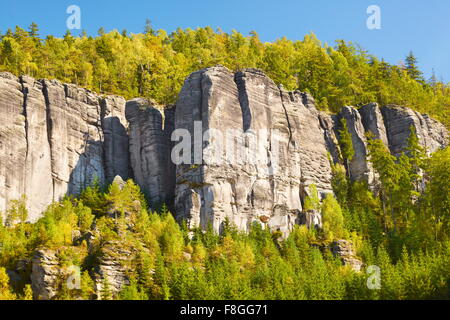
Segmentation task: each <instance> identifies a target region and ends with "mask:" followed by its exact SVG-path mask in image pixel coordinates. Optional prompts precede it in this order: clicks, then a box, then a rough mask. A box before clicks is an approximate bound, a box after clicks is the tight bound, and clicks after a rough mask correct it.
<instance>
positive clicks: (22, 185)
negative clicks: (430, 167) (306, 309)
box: [0, 66, 448, 234]
mask: <svg viewBox="0 0 450 320" xmlns="http://www.w3.org/2000/svg"><path fill="white" fill-rule="evenodd" d="M342 117H343V118H345V119H346V120H347V125H348V128H349V131H350V134H351V136H352V142H353V146H354V149H355V156H354V159H353V160H352V161H351V163H350V164H349V170H350V176H351V178H352V180H365V181H367V182H369V184H372V183H374V182H376V179H377V177H376V174H375V173H374V171H373V168H372V167H371V166H370V164H369V163H368V161H367V156H368V150H367V137H366V134H367V133H368V132H372V133H373V135H374V136H375V138H378V139H381V140H382V141H383V143H384V144H385V145H386V146H387V147H388V148H389V149H390V151H391V153H392V154H394V155H396V156H398V155H400V154H401V153H402V152H403V151H404V150H405V148H406V146H407V143H408V142H407V141H408V137H409V135H410V130H411V127H414V129H415V131H416V133H417V135H418V137H419V140H420V142H421V144H422V145H423V146H425V147H426V148H427V150H428V152H434V151H436V150H438V149H439V148H442V147H444V146H446V145H448V131H447V130H446V128H445V127H444V125H442V124H441V123H439V122H437V121H435V120H434V119H432V118H430V117H429V116H427V115H422V114H420V113H418V112H416V111H413V110H411V109H408V108H405V107H399V106H394V105H388V106H385V107H381V108H380V107H379V106H378V105H377V104H376V103H371V104H369V105H367V106H363V107H362V108H359V109H357V108H354V107H351V106H346V107H344V108H343V109H342V111H341V112H340V113H339V114H337V115H329V114H327V113H325V112H322V111H318V110H317V108H316V105H315V102H314V99H313V97H311V96H310V95H309V94H307V93H303V92H300V91H293V92H288V91H286V90H284V89H283V88H282V87H281V86H277V85H276V84H275V83H274V82H273V81H272V80H271V79H270V78H269V77H267V76H266V75H265V74H264V73H263V72H262V71H260V70H257V69H244V70H242V71H240V72H237V73H234V72H231V71H230V70H228V69H227V68H225V67H222V66H216V67H211V68H207V69H203V70H200V71H197V72H194V73H192V74H191V75H190V76H189V77H188V78H187V79H186V81H185V83H184V86H183V88H182V90H181V92H180V94H179V98H178V101H177V102H176V105H175V106H158V105H156V104H155V103H154V102H152V101H150V100H147V99H142V98H137V99H133V100H130V101H128V102H126V101H125V99H124V98H122V97H118V96H106V97H104V96H100V95H98V94H96V93H94V92H91V91H89V90H86V89H82V88H79V87H77V86H75V85H70V84H63V83H60V82H58V81H55V80H35V79H33V78H31V77H28V76H22V77H20V78H17V77H15V76H13V75H12V74H10V73H0V212H5V211H6V210H7V208H8V205H9V203H10V201H11V200H17V199H20V198H21V197H22V196H23V195H26V197H27V207H28V210H29V220H30V221H35V220H37V219H38V218H39V217H40V214H41V213H42V211H43V210H45V208H46V207H47V206H48V205H49V204H50V203H51V202H52V201H57V200H59V199H60V198H61V197H63V196H64V195H66V194H77V193H79V192H80V191H81V190H82V189H83V188H85V187H86V186H88V185H89V184H91V183H92V182H93V181H94V180H97V181H99V182H100V183H101V184H107V183H110V182H111V181H112V180H113V179H114V178H115V177H116V176H120V177H121V178H122V179H123V180H126V179H128V178H133V179H134V180H135V181H136V182H137V184H138V185H139V186H140V187H141V189H142V190H143V191H144V193H145V194H146V195H147V196H148V199H149V200H150V205H151V206H152V208H157V207H158V206H159V205H161V204H163V203H166V204H167V205H168V207H169V209H170V210H171V211H172V212H173V213H174V214H175V216H176V217H177V219H178V220H187V222H188V224H189V225H190V226H192V227H194V226H200V227H203V228H206V227H207V225H208V224H212V226H213V228H214V229H215V230H216V231H220V230H221V229H222V227H223V225H224V222H225V220H227V219H228V220H230V222H232V223H234V224H235V225H236V226H237V227H238V228H239V229H241V230H248V229H249V227H250V226H251V225H252V224H253V223H262V222H261V221H264V222H263V225H264V226H266V225H267V226H268V227H270V228H272V229H274V230H279V231H282V232H283V233H284V234H287V233H289V231H290V230H291V229H292V227H293V226H294V224H296V223H298V221H301V220H302V219H303V218H302V214H303V215H305V212H303V202H304V200H305V198H306V196H308V193H309V187H310V186H311V185H312V184H314V185H316V186H317V189H318V191H319V193H320V196H321V197H324V196H325V195H326V194H327V193H331V192H332V187H331V179H332V172H331V165H330V160H331V161H333V162H335V163H336V162H341V163H342V156H341V154H340V149H339V144H338V136H339V134H338V131H339V120H340V119H341V118H342ZM172 138H173V139H172ZM180 142H183V146H185V147H186V146H187V147H188V150H186V149H185V150H183V149H182V148H180V145H181V144H180ZM189 149H190V150H189ZM172 160H177V161H175V162H173V161H172ZM303 220H304V219H303Z"/></svg>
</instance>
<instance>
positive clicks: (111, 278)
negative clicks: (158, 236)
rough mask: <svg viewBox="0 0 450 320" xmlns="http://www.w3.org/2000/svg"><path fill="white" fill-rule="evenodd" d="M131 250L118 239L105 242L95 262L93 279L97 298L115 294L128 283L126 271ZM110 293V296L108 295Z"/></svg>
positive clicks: (102, 298) (131, 255) (127, 271)
mask: <svg viewBox="0 0 450 320" xmlns="http://www.w3.org/2000/svg"><path fill="white" fill-rule="evenodd" d="M132 257H133V252H132V251H131V250H130V249H129V248H125V247H124V246H123V245H122V243H121V242H120V241H111V242H108V243H105V244H104V246H103V247H102V249H101V252H100V253H99V258H98V260H97V262H96V267H95V273H94V279H95V290H96V292H97V297H98V299H101V300H105V299H108V298H112V297H114V296H116V295H117V294H118V293H119V292H120V291H121V290H122V288H123V287H124V286H126V285H128V284H130V280H129V276H128V273H129V272H130V270H131V264H130V263H129V262H130V260H131V258H132ZM108 295H110V297H108Z"/></svg>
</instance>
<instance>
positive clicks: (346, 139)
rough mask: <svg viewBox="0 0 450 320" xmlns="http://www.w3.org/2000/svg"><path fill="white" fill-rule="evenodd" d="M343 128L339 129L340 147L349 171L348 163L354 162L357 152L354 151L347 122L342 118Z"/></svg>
mask: <svg viewBox="0 0 450 320" xmlns="http://www.w3.org/2000/svg"><path fill="white" fill-rule="evenodd" d="M340 124H341V128H340V129H339V147H340V148H341V154H342V157H343V158H344V160H345V162H346V164H347V169H348V168H349V166H348V163H349V162H351V161H352V160H353V157H354V156H355V150H354V149H353V142H352V135H351V134H350V132H349V131H348V126H347V120H346V119H345V118H342V119H341V121H340Z"/></svg>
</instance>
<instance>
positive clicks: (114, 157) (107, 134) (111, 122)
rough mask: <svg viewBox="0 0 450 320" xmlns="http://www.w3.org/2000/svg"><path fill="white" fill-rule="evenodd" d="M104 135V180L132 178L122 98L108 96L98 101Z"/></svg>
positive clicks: (124, 102) (123, 100)
mask: <svg viewBox="0 0 450 320" xmlns="http://www.w3.org/2000/svg"><path fill="white" fill-rule="evenodd" d="M100 104H101V107H102V117H101V118H102V130H103V135H104V143H103V147H104V156H105V178H106V182H107V183H111V182H112V181H113V180H114V178H115V177H116V176H120V177H121V178H122V179H123V180H127V179H129V178H131V177H132V172H131V165H130V154H129V139H128V131H127V130H128V122H127V120H126V119H125V105H126V101H125V99H124V98H122V97H118V96H108V97H105V98H104V99H101V100H100Z"/></svg>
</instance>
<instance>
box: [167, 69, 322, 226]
mask: <svg viewBox="0 0 450 320" xmlns="http://www.w3.org/2000/svg"><path fill="white" fill-rule="evenodd" d="M195 122H197V125H195ZM175 129H185V130H187V131H188V132H189V133H190V136H192V137H196V138H194V139H192V141H191V148H192V151H193V155H192V157H191V163H190V164H183V165H178V166H177V186H176V192H175V195H176V198H175V211H176V214H177V217H178V218H179V219H186V220H188V221H189V222H190V224H191V226H202V227H206V225H207V224H208V223H212V225H213V227H214V229H215V230H217V231H220V229H221V226H222V224H223V222H224V220H225V219H226V218H228V219H229V220H230V221H231V222H232V223H234V224H235V225H237V226H238V228H240V229H241V230H248V228H249V226H250V225H251V224H252V223H254V222H259V221H260V217H263V216H265V217H268V218H269V220H268V225H269V227H271V228H272V229H278V230H280V231H282V232H288V231H289V230H290V229H291V228H292V226H293V225H294V224H295V220H296V219H297V215H296V212H299V211H301V208H302V204H301V200H302V199H301V197H302V195H306V192H307V190H308V186H309V185H311V184H316V185H317V187H318V189H319V191H320V192H321V193H326V192H331V186H330V179H331V170H330V164H329V161H328V158H327V148H326V143H325V135H324V132H323V130H322V128H321V124H320V121H319V113H318V112H317V110H316V109H315V107H314V101H313V99H312V97H310V96H308V95H306V94H303V93H300V92H286V91H285V90H283V89H282V88H280V87H278V86H276V85H275V83H274V82H273V81H272V80H270V79H269V78H268V77H266V76H265V75H264V74H263V73H262V72H261V71H258V70H254V69H249V70H244V71H243V72H239V73H237V74H233V73H232V72H230V71H229V70H228V69H226V68H224V67H221V66H218V67H214V68H209V69H205V70H201V71H199V72H196V73H193V74H191V76H190V77H189V78H188V79H187V80H186V82H185V85H184V87H183V89H182V91H181V93H180V96H179V100H178V102H177V108H176V117H175ZM203 135H204V136H205V139H204V142H203V143H201V142H199V141H198V140H199V139H201V137H202V136H203ZM196 139H197V140H196ZM230 142H234V144H233V148H231V150H233V152H231V154H233V156H232V157H230V152H229V151H230V150H227V151H228V152H227V151H226V148H225V147H223V145H232V144H231V143H230ZM228 149H229V148H228ZM213 155H214V156H213ZM237 155H239V157H237Z"/></svg>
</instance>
